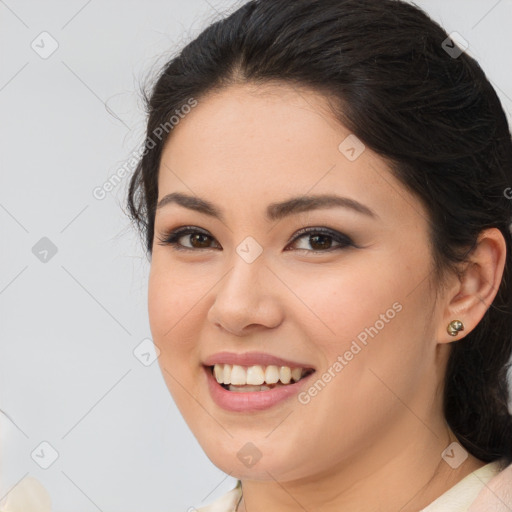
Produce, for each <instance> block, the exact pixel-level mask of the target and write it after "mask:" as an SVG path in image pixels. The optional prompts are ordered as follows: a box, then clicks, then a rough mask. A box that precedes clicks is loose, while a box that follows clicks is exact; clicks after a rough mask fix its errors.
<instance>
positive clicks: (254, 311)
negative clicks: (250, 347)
mask: <svg viewBox="0 0 512 512" xmlns="http://www.w3.org/2000/svg"><path fill="white" fill-rule="evenodd" d="M214 289H215V290H216V295H215V300H214V303H213V304H212V306H211V307H210V309H209V311H208V315H207V318H208V320H209V321H210V322H211V323H212V324H214V325H215V326H217V327H219V328H222V329H224V330H226V331H228V332H229V333H231V334H235V335H237V336H243V335H244V334H245V333H249V332H253V331H254V330H258V329H262V330H264V329H271V328H275V327H277V326H278V325H279V324H280V323H281V322H282V321H283V308H282V302H281V301H280V300H279V298H278V296H277V292H276V290H277V282H276V278H275V276H274V275H273V274H272V272H271V271H270V270H269V269H268V268H267V266H266V264H265V263H264V261H263V258H258V259H257V260H256V261H253V262H252V263H247V262H246V261H244V260H243V259H242V258H240V257H238V255H236V256H235V258H234V263H233V267H232V268H231V270H229V271H228V272H227V274H226V275H225V277H224V278H223V279H221V281H220V282H219V284H218V286H217V287H215V288H214Z"/></svg>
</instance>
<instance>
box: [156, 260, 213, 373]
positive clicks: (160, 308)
mask: <svg viewBox="0 0 512 512" xmlns="http://www.w3.org/2000/svg"><path fill="white" fill-rule="evenodd" d="M203 293H204V292H203ZM201 295H202V293H201V290H200V289H198V288H197V283H196V284H195V287H194V284H193V283H187V282H184V280H183V278H180V276H179V273H177V272H169V271H167V270H165V271H161V270H160V268H159V266H158V265H155V266H153V265H152V267H151V272H150V276H149V283H148V315H149V324H150V328H151V333H152V336H153V341H154V343H155V345H156V346H157V347H158V348H159V349H160V353H161V357H160V358H161V359H163V362H165V364H166V366H171V367H173V368H177V366H178V364H182V361H183V358H184V357H186V356H188V355H190V352H191V351H193V350H194V349H195V348H196V346H195V344H196V341H195V340H197V338H198V336H197V329H198V326H199V325H200V324H199V323H198V315H199V316H200V315H202V314H203V311H202V310H201V308H202V305H201V302H200V301H199V298H200V297H201Z"/></svg>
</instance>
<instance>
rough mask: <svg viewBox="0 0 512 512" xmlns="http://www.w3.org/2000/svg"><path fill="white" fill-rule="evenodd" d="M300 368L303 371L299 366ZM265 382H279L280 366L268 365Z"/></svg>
mask: <svg viewBox="0 0 512 512" xmlns="http://www.w3.org/2000/svg"><path fill="white" fill-rule="evenodd" d="M299 370H300V372H301V373H302V369H301V368H299ZM265 382H266V383H267V384H276V383H277V382H279V368H278V367H277V366H273V365H270V366H267V368H266V369H265Z"/></svg>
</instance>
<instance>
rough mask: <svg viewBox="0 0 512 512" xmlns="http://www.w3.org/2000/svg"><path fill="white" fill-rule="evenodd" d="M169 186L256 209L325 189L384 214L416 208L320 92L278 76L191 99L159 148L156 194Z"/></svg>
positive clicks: (415, 201) (406, 212)
mask: <svg viewBox="0 0 512 512" xmlns="http://www.w3.org/2000/svg"><path fill="white" fill-rule="evenodd" d="M347 150H348V151H347ZM354 156H355V157H356V158H354ZM175 191H178V192H179V191H181V192H184V193H187V194H189V195H190V194H196V195H198V196H200V197H209V198H212V199H213V201H214V202H215V203H219V204H224V205H227V206H229V205H230V204H232V205H235V204H236V205H238V206H240V205H247V206H249V205H254V206H255V207H256V206H257V205H260V209H261V210H262V212H263V210H264V208H266V206H267V204H269V203H271V202H273V201H278V200H283V199H286V198H288V197H292V196H293V197H294V196H298V195H305V194H313V193H314V194H325V193H332V192H334V193H338V194H341V195H343V196H345V197H353V198H354V199H357V200H358V201H360V202H362V203H366V204H371V207H372V209H373V210H375V211H376V212H377V213H379V212H382V213H383V214H384V216H385V215H386V214H388V215H389V214H392V215H393V214H394V215H395V216H400V215H410V210H411V208H412V209H416V210H421V206H420V204H419V200H418V199H417V198H415V197H413V196H412V195H411V194H410V193H409V192H408V191H407V190H406V189H405V188H404V186H403V185H402V184H401V183H400V182H398V180H396V179H395V178H394V177H393V176H392V174H391V173H390V170H389V167H388V165H387V163H386V162H385V161H384V160H383V159H382V158H381V157H379V156H378V155H376V154H375V153H374V152H372V151H371V150H370V149H369V148H365V147H364V145H363V144H362V143H361V142H360V141H358V139H357V138H355V136H354V135H353V134H351V133H350V131H349V130H348V129H347V128H346V127H345V126H343V125H342V124H340V122H339V121H337V120H336V119H335V118H334V115H333V114H332V112H331V110H330V107H329V100H328V99H327V98H326V97H325V96H323V95H321V94H320V93H317V92H315V91H312V90H309V89H305V88H297V87H294V86H287V85H283V84H276V85H268V84H266V85H265V86H255V85H235V86H231V87H229V88H226V89H223V90H221V91H219V92H216V93H214V94H210V95H207V96H205V97H203V98H201V99H198V104H197V106H196V107H195V108H194V109H192V111H191V112H190V113H189V114H187V115H186V116H184V118H183V119H182V120H181V121H180V123H179V124H178V125H177V126H175V127H174V129H173V131H172V132H171V134H170V136H169V138H168V140H167V143H166V145H165V147H164V151H163V154H162V159H161V165H160V171H159V198H162V197H163V196H164V195H165V194H167V193H170V192H175ZM419 213H423V214H424V212H419ZM379 215H381V213H379Z"/></svg>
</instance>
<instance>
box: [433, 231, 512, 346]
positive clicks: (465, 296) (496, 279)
mask: <svg viewBox="0 0 512 512" xmlns="http://www.w3.org/2000/svg"><path fill="white" fill-rule="evenodd" d="M506 253H507V246H506V242H505V239H504V238H503V235H502V233H501V231H500V230H499V229H497V228H489V229H486V230H484V231H482V232H481V233H480V234H479V236H478V240H477V245H476V247H475V248H474V249H473V250H472V251H471V253H470V254H469V255H468V258H467V260H468V261H467V262H466V263H465V264H464V266H463V271H462V275H461V276H460V277H459V278H457V277H455V278H454V285H453V286H451V287H450V288H449V291H448V292H446V293H445V295H444V297H445V302H446V307H445V308H444V314H443V316H442V322H441V325H440V326H439V329H438V331H437V337H436V339H437V340H438V342H439V343H450V342H451V341H455V340H458V339H461V338H463V337H464V336H467V335H468V333H470V332H471V331H472V330H473V329H474V328H475V327H476V326H477V325H478V323H479V322H480V320H481V319H482V318H483V316H484V314H485V312H486V311H487V309H489V307H490V305H491V304H492V301H493V300H494V298H495V297H496V294H497V293H498V289H499V287H500V283H501V279H502V277H503V271H504V268H505V261H506ZM452 320H460V321H461V322H462V323H463V325H464V330H461V331H459V332H458V334H457V335H456V336H452V335H450V334H449V333H448V331H447V327H448V325H449V323H450V322H451V321H452Z"/></svg>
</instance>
